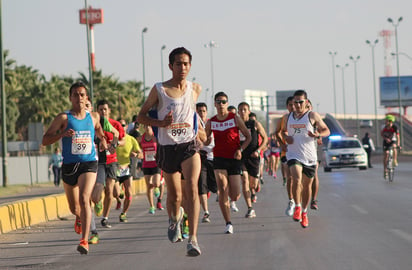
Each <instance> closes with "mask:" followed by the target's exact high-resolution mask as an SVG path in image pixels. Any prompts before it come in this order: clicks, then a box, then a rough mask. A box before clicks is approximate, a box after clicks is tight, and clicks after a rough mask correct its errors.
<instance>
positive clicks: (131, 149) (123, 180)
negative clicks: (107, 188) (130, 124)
mask: <svg viewBox="0 0 412 270" xmlns="http://www.w3.org/2000/svg"><path fill="white" fill-rule="evenodd" d="M119 123H120V124H121V125H122V127H123V129H124V131H125V132H126V129H127V124H126V121H125V120H124V119H121V120H120V121H119ZM141 152H142V150H141V149H140V146H139V144H138V143H137V141H136V139H135V138H134V137H132V136H130V135H129V134H127V133H125V137H124V139H123V140H122V143H121V144H119V146H118V147H117V149H116V154H117V159H118V161H119V171H118V178H117V179H118V182H119V185H122V184H123V187H124V193H125V197H124V203H123V211H122V212H121V213H120V216H119V220H120V222H127V210H129V208H130V205H131V204H132V198H133V196H132V193H133V189H132V181H133V176H132V173H131V171H130V158H131V157H137V156H139V155H140V154H141ZM115 195H116V194H115Z"/></svg>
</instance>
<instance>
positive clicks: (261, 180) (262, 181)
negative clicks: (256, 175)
mask: <svg viewBox="0 0 412 270" xmlns="http://www.w3.org/2000/svg"><path fill="white" fill-rule="evenodd" d="M260 183H261V184H262V185H263V184H264V183H265V180H263V176H261V177H260Z"/></svg>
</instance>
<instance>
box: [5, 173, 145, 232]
mask: <svg viewBox="0 0 412 270" xmlns="http://www.w3.org/2000/svg"><path fill="white" fill-rule="evenodd" d="M132 183H133V184H132V187H133V191H132V193H133V195H136V194H142V193H146V183H145V180H144V178H140V179H137V180H133V182H132ZM70 215H72V213H71V212H70V209H69V205H68V203H67V199H66V195H65V193H61V194H56V195H49V196H46V197H44V198H35V199H29V200H24V201H17V202H11V203H10V204H5V205H2V206H0V235H1V234H5V233H8V232H10V231H14V230H17V229H21V228H30V226H32V225H35V224H39V223H42V222H47V221H50V220H56V219H62V218H64V217H67V216H70Z"/></svg>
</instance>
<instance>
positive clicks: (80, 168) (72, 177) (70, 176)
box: [62, 161, 97, 186]
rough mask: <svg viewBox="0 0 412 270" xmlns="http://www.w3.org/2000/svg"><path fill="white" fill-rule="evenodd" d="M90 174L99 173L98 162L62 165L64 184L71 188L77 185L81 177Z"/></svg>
mask: <svg viewBox="0 0 412 270" xmlns="http://www.w3.org/2000/svg"><path fill="white" fill-rule="evenodd" d="M88 172H94V173H95V172H97V161H89V162H77V163H68V164H63V165H62V178H63V182H65V183H66V184H68V185H70V186H75V185H77V180H78V178H79V176H80V175H81V174H83V173H88Z"/></svg>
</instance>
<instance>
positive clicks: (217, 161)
mask: <svg viewBox="0 0 412 270" xmlns="http://www.w3.org/2000/svg"><path fill="white" fill-rule="evenodd" d="M213 168H214V169H215V170H226V171H227V175H242V161H241V160H237V159H234V158H221V157H214V158H213Z"/></svg>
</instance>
